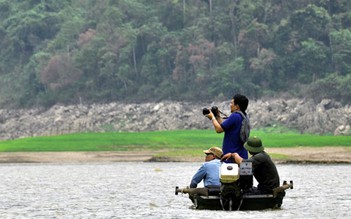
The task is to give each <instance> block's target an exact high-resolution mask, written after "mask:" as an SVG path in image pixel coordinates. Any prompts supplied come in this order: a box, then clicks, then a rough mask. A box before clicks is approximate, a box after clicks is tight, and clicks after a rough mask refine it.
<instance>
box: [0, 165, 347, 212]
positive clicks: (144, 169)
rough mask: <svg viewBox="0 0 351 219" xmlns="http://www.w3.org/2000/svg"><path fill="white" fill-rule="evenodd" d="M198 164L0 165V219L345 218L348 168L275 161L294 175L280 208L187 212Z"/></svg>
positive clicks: (286, 176) (284, 177) (285, 175)
mask: <svg viewBox="0 0 351 219" xmlns="http://www.w3.org/2000/svg"><path fill="white" fill-rule="evenodd" d="M199 165H200V163H108V164H10V165H9V164H1V165H0V177H1V182H0V194H1V199H0V218H34V217H35V218H135V217H138V218H139V217H143V218H228V217H229V218H234V217H244V218H258V217H259V218H288V217H289V218H290V217H294V218H316V217H317V218H321V217H322V218H345V217H348V216H349V215H350V213H349V210H350V206H351V189H350V186H349V177H348V175H349V172H350V170H351V165H277V168H278V171H279V174H280V177H281V180H291V179H292V180H294V189H293V190H288V191H287V195H286V197H285V198H284V201H283V206H282V209H281V210H264V211H244V212H223V211H207V210H201V211H199V210H193V209H190V208H189V207H190V206H191V202H190V200H189V199H188V198H187V195H178V196H175V194H174V187H175V186H177V185H178V186H181V187H182V186H186V185H188V184H189V182H190V179H191V177H192V175H193V174H194V173H195V171H196V170H197V169H198V168H199Z"/></svg>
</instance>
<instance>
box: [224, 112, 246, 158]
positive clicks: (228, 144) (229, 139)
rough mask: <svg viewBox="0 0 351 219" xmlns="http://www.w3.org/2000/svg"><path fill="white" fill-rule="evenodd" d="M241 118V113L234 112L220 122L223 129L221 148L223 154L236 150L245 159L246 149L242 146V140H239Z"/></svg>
mask: <svg viewBox="0 0 351 219" xmlns="http://www.w3.org/2000/svg"><path fill="white" fill-rule="evenodd" d="M242 120H243V118H242V117H241V115H240V114H239V113H235V112H234V113H232V114H231V115H230V116H229V117H228V118H227V119H226V120H224V121H223V122H222V124H221V126H222V128H223V130H224V138H223V144H222V150H223V154H227V153H234V152H236V153H238V154H239V155H240V157H242V158H244V159H247V158H248V153H247V150H246V149H245V148H244V142H242V141H241V140H240V128H241V122H242Z"/></svg>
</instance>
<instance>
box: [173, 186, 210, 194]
mask: <svg viewBox="0 0 351 219" xmlns="http://www.w3.org/2000/svg"><path fill="white" fill-rule="evenodd" d="M179 192H180V193H187V194H190V195H195V194H198V195H204V196H208V189H207V188H188V187H186V188H183V189H180V188H179V187H178V186H176V187H175V195H178V193H179Z"/></svg>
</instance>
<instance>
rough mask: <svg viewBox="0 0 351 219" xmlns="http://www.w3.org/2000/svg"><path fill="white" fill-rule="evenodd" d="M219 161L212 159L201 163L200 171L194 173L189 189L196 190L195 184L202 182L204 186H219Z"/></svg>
mask: <svg viewBox="0 0 351 219" xmlns="http://www.w3.org/2000/svg"><path fill="white" fill-rule="evenodd" d="M220 166H221V161H220V160H219V159H214V160H211V161H207V162H205V163H203V164H202V165H201V167H200V169H199V170H198V171H197V172H196V173H195V175H194V176H193V178H192V179H191V183H190V188H196V187H197V184H199V183H200V182H201V180H204V186H205V187H207V186H220V185H221V182H220V180H219V168H220Z"/></svg>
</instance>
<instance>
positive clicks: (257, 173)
mask: <svg viewBox="0 0 351 219" xmlns="http://www.w3.org/2000/svg"><path fill="white" fill-rule="evenodd" d="M244 147H245V148H246V149H247V150H248V151H249V152H250V154H251V155H252V157H250V158H249V159H243V158H242V157H241V156H240V155H239V154H238V153H227V154H225V155H224V156H223V157H222V160H226V159H230V158H234V160H235V163H237V164H239V165H240V164H241V162H242V161H243V160H244V161H248V162H252V172H253V175H254V177H255V179H256V180H257V182H258V185H257V187H252V188H251V189H250V190H249V191H248V192H249V193H252V194H272V193H273V189H274V188H276V187H279V175H278V171H277V168H276V166H275V164H274V163H273V161H272V159H271V157H270V156H269V155H268V154H267V153H266V152H265V151H264V147H263V145H262V141H261V139H259V138H258V137H256V136H255V137H250V138H249V139H248V141H247V142H246V143H245V145H244Z"/></svg>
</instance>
